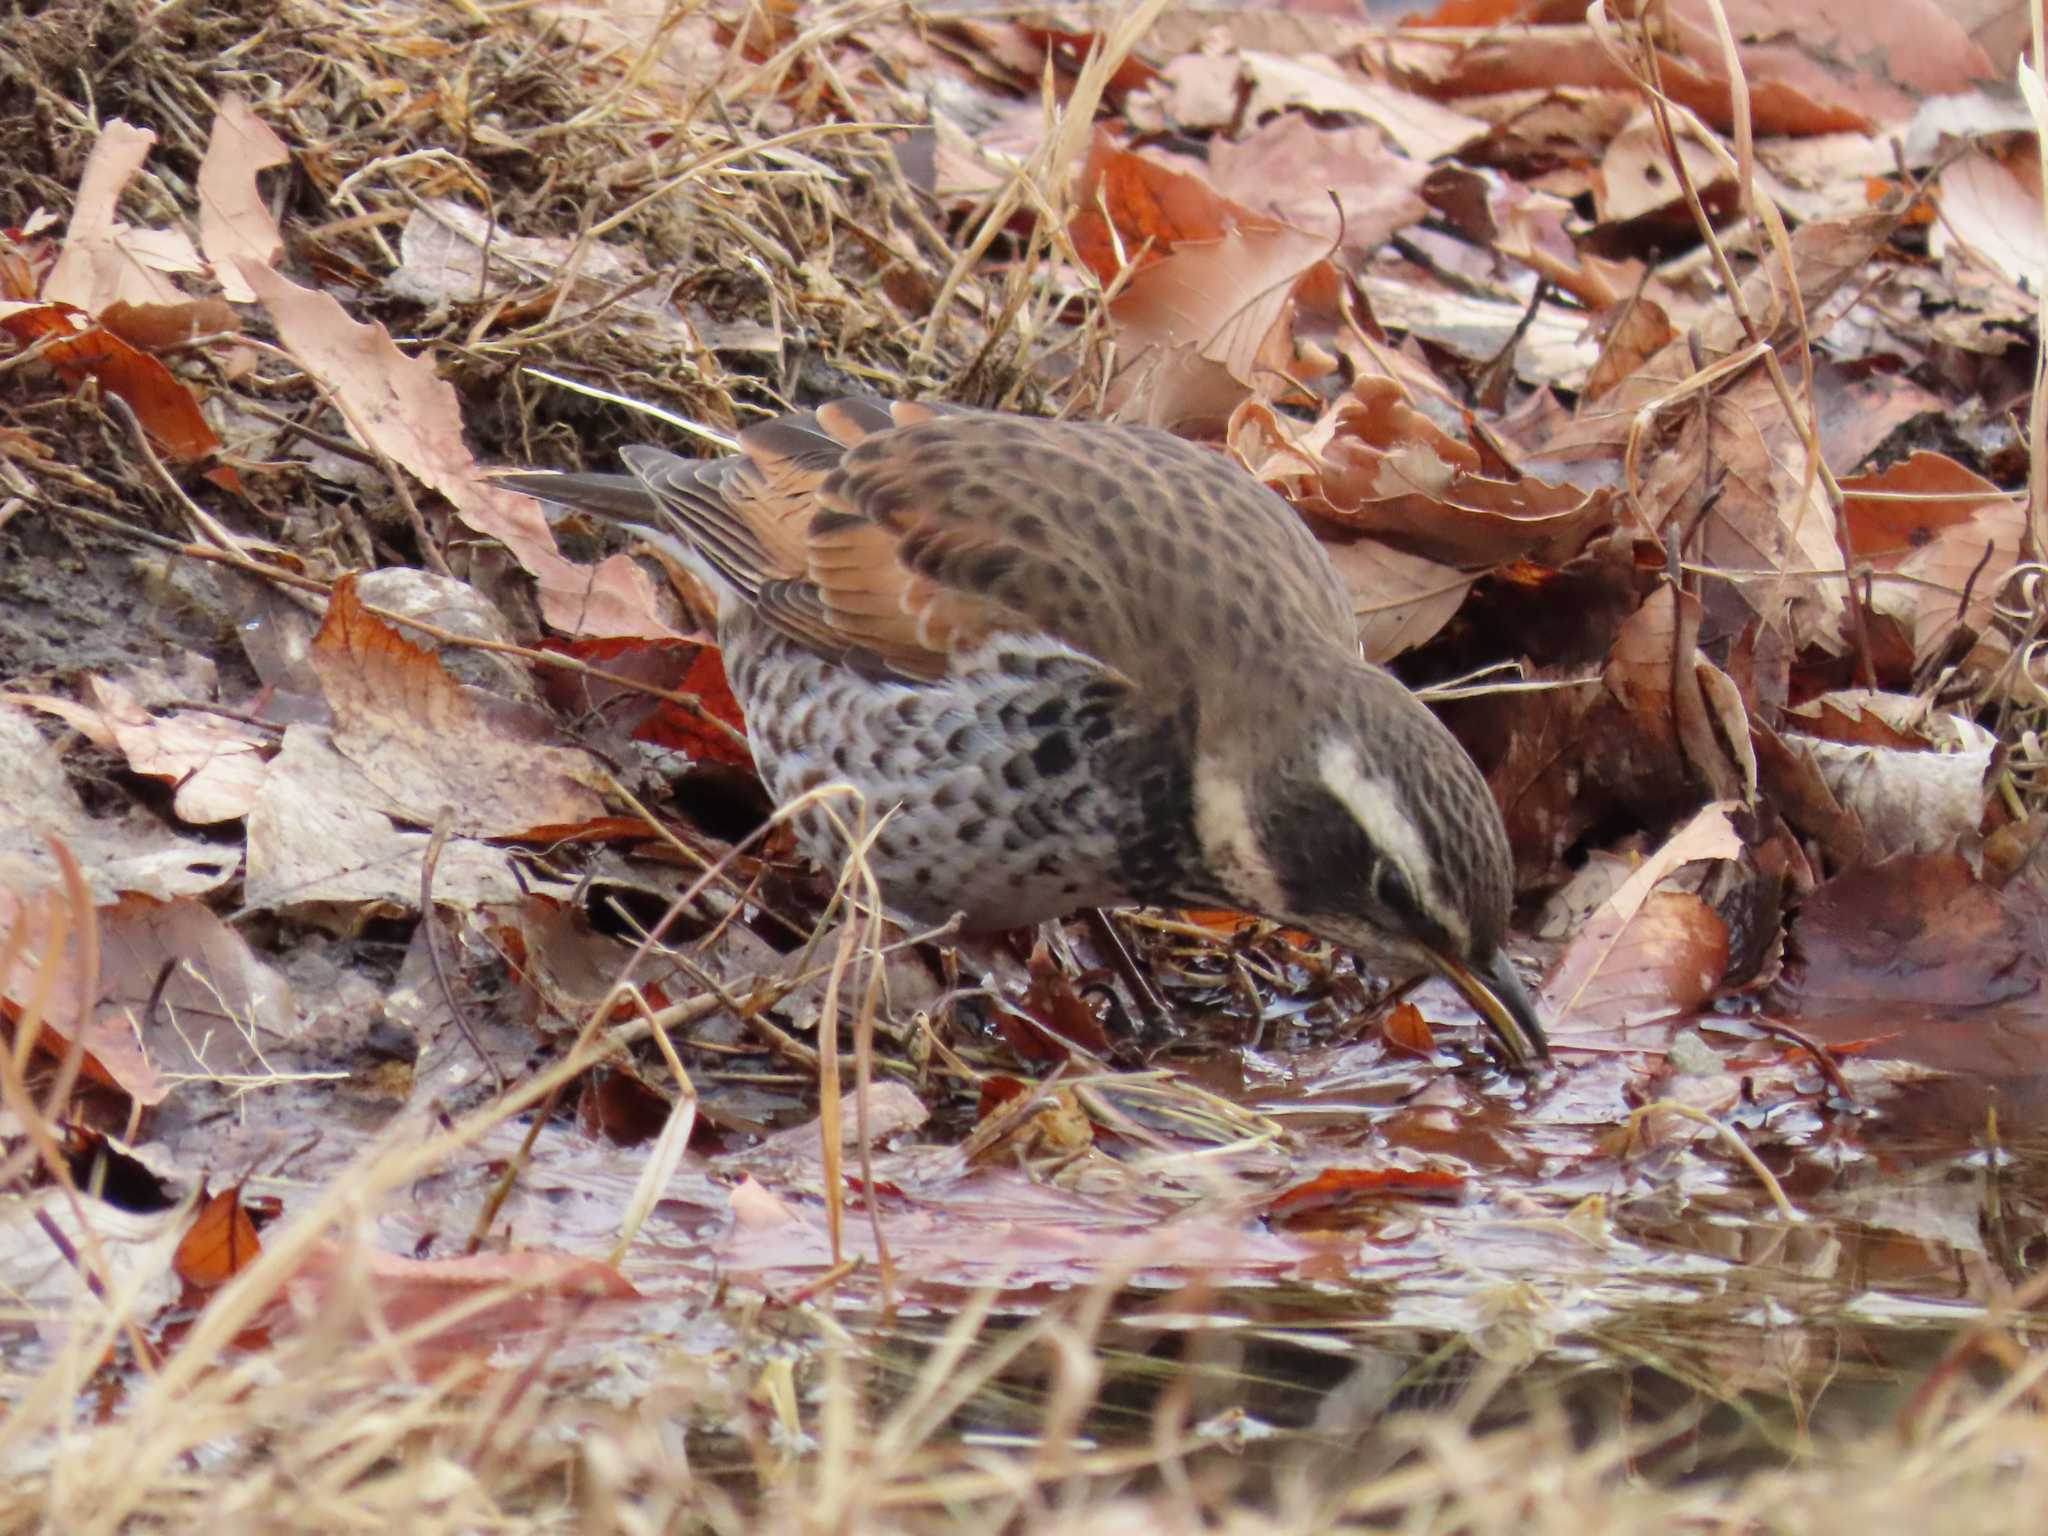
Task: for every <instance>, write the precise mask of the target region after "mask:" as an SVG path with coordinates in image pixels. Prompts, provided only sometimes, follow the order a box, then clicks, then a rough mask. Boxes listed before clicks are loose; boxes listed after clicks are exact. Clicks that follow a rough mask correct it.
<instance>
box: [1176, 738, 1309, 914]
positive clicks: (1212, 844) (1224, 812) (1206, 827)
mask: <svg viewBox="0 0 2048 1536" xmlns="http://www.w3.org/2000/svg"><path fill="white" fill-rule="evenodd" d="M1195 841H1196V843H1197V844H1198V845H1199V846H1200V848H1201V850H1202V856H1203V858H1204V859H1206V860H1207V861H1208V864H1209V867H1210V869H1211V870H1212V871H1214V873H1215V874H1216V876H1217V877H1218V878H1219V879H1220V880H1221V882H1222V884H1223V886H1224V889H1226V890H1228V891H1231V892H1232V893H1234V894H1236V895H1237V896H1238V897H1239V898H1240V899H1242V900H1244V901H1248V902H1250V903H1251V904H1252V905H1254V906H1255V907H1257V908H1258V909H1259V911H1260V913H1261V914H1262V915H1263V916H1266V917H1284V916H1286V915H1287V897H1286V893H1285V892H1283V891H1282V890H1281V888H1280V876H1279V874H1278V873H1277V872H1276V871H1275V870H1274V868H1273V865H1272V861H1271V860H1269V859H1268V858H1267V857H1266V850H1265V849H1264V847H1262V846H1261V845H1260V843H1259V833H1258V828H1257V827H1255V826H1253V825H1252V814H1251V804H1250V802H1249V801H1248V800H1247V799H1246V797H1245V789H1244V785H1243V784H1242V783H1240V782H1239V781H1238V780H1237V779H1235V778H1233V777H1232V776H1231V775H1230V774H1229V772H1228V771H1227V770H1225V769H1224V768H1223V766H1222V765H1221V764H1220V763H1219V762H1218V761H1217V760H1216V759H1215V758H1213V757H1207V756H1202V757H1197V758H1196V759H1195Z"/></svg>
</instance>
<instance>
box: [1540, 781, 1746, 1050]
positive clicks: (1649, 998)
mask: <svg viewBox="0 0 2048 1536" xmlns="http://www.w3.org/2000/svg"><path fill="white" fill-rule="evenodd" d="M1732 808H1733V807H1732V806H1730V805H1728V804H1726V803H1718V804H1714V805H1710V806H1708V807H1706V808H1705V809H1704V810H1702V811H1701V812H1700V813H1699V814H1698V815H1697V816H1695V817H1693V819H1692V820H1691V821H1689V822H1687V823H1686V824H1685V826H1683V827H1681V828H1680V829H1679V830H1678V831H1677V832H1676V833H1675V834H1673V836H1672V837H1671V838H1670V839H1669V840H1668V841H1666V842H1665V844H1664V846H1663V847H1661V848H1659V849H1658V850H1657V851H1656V852H1655V853H1654V854H1652V855H1651V856H1650V857H1649V858H1648V859H1646V860H1644V861H1643V863H1642V865H1641V867H1640V868H1638V869H1637V870H1636V871H1635V873H1634V874H1632V875H1630V876H1629V877H1628V879H1627V880H1626V881H1624V882H1623V883H1622V885H1621V888H1620V889H1619V890H1617V891H1616V892H1615V893H1614V894H1613V895H1612V896H1611V897H1609V898H1608V899H1607V900H1606V901H1605V902H1604V903H1603V904H1602V905H1601V907H1600V909H1599V910H1598V911H1597V912H1595V913H1594V914H1593V916H1592V918H1591V920H1590V921H1588V922H1587V924H1586V926H1585V927H1584V928H1582V929H1580V930H1579V933H1578V934H1577V936H1576V937H1575V938H1573V940H1572V941H1571V944H1570V945H1569V947H1567V948H1566V950H1565V952H1564V954H1563V955H1562V956H1560V957H1559V959H1558V962H1557V968H1556V969H1555V970H1554V971H1552V972H1551V974H1550V977H1549V979H1548V980H1546V981H1545V982H1544V984H1543V991H1542V1003H1543V1006H1544V1008H1545V1010H1546V1011H1547V1012H1548V1014H1549V1016H1550V1017H1551V1018H1553V1019H1559V1020H1562V1019H1563V1018H1565V1017H1566V1016H1567V1015H1575V1016H1576V1015H1577V1014H1579V1012H1580V1010H1581V1007H1582V1005H1583V1006H1584V1008H1585V1011H1586V1014H1587V1016H1589V1017H1590V1018H1592V1019H1594V1020H1597V1021H1598V1022H1601V1023H1613V1022H1632V1021H1633V1020H1634V1019H1636V1018H1640V1017H1648V1016H1649V1015H1648V1014H1647V1013H1642V1012H1639V1011H1638V1010H1639V1009H1640V1008H1642V1007H1643V1006H1644V1005H1645V1004H1648V1005H1649V1006H1650V1008H1651V1011H1653V1012H1672V1011H1676V1010H1679V1009H1684V1008H1690V1007H1692V1006H1694V1005H1696V1004H1697V1003H1699V1002H1700V1001H1702V1000H1703V999H1704V998H1705V997H1707V996H1708V995H1709V994H1710V993H1711V992H1712V990H1713V988H1714V986H1715V985H1716V984H1717V983H1718V982H1719V981H1720V979H1721V970H1720V969H1719V968H1716V969H1715V970H1714V971H1713V974H1712V975H1711V976H1705V977H1704V980H1701V979H1700V978H1701V977H1702V976H1703V975H1704V971H1703V968H1702V967H1701V966H1700V965H1699V963H1698V961H1699V959H1700V957H1701V956H1702V955H1704V954H1705V953H1707V952H1708V951H1710V950H1711V949H1712V948H1713V943H1714V932H1713V930H1714V929H1715V928H1719V929H1720V933H1719V940H1718V942H1719V952H1720V955H1721V959H1722V961H1723V962H1725V961H1726V959H1727V951H1728V935H1727V930H1726V929H1725V928H1724V927H1721V925H1720V920H1719V919H1718V918H1714V917H1713V914H1712V912H1711V911H1706V909H1705V906H1704V904H1703V903H1701V902H1700V901H1699V899H1698V898H1697V897H1693V896H1686V897H1684V898H1683V901H1682V902H1680V903H1678V904H1677V905H1673V906H1667V907H1666V908H1665V909H1664V910H1663V911H1662V912H1661V913H1658V914H1653V915H1652V916H1651V918H1650V920H1649V921H1648V922H1647V923H1646V924H1644V925H1642V928H1641V930H1640V931H1638V930H1637V929H1635V928H1632V925H1634V924H1636V921H1637V918H1638V917H1639V916H1640V915H1642V914H1643V912H1644V909H1645V907H1646V906H1647V905H1648V904H1649V903H1650V900H1651V893H1652V892H1654V891H1655V890H1656V888H1657V886H1658V885H1659V883H1660V882H1662V881H1664V880H1665V879H1667V878H1669V877H1670V875H1671V874H1672V872H1673V871H1675V870H1677V869H1678V868H1679V867H1680V866H1682V865H1685V864H1691V863H1694V862H1696V861H1698V860H1701V859H1734V858H1740V857H1741V856H1742V838H1741V837H1740V836H1739V835H1738V834H1737V832H1736V830H1735V827H1734V824H1733V823H1732V822H1730V821H1729V819H1728V813H1729V811H1730V810H1731V809H1732ZM1688 902H1689V903H1691V906H1692V907H1698V908H1700V912H1695V911H1693V910H1691V907H1688V906H1686V905H1685V903H1688ZM1701 912H1705V915H1706V917H1708V918H1711V919H1713V926H1712V927H1709V926H1708V925H1706V924H1705V923H1703V922H1701V920H1700V913H1701ZM1665 938H1677V939H1679V940H1680V941H1681V942H1680V943H1679V945H1678V946H1677V949H1676V951H1675V952H1674V953H1673V954H1672V955H1671V956H1670V957H1668V963H1665V961H1664V960H1662V959H1660V957H1658V956H1657V954H1656V953H1655V951H1656V949H1657V946H1658V945H1659V943H1661V942H1662V941H1663V940H1664V939H1665ZM1660 978H1661V979H1662V980H1663V981H1664V982H1666V983H1668V984H1670V987H1671V988H1672V990H1669V991H1668V992H1666V993H1664V994H1662V995H1663V996H1664V997H1666V998H1668V999H1669V1000H1670V1001H1668V1002H1666V1003H1663V1004H1659V1003H1658V1002H1657V1001H1656V999H1657V997H1658V995H1659V994H1658V993H1657V990H1656V987H1655V986H1654V985H1653V983H1654V982H1655V981H1656V980H1657V979H1660ZM1616 1006H1619V1008H1620V1012H1621V1013H1622V1015H1624V1017H1623V1018H1621V1019H1616V1018H1615V1017H1613V1015H1612V1013H1611V1012H1610V1010H1612V1009H1613V1008H1615V1007H1616Z"/></svg>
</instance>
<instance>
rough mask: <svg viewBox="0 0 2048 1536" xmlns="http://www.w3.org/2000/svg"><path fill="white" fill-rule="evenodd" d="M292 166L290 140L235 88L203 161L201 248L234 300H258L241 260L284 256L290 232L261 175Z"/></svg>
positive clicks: (270, 262) (264, 261)
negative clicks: (273, 210)
mask: <svg viewBox="0 0 2048 1536" xmlns="http://www.w3.org/2000/svg"><path fill="white" fill-rule="evenodd" d="M289 164H291V154H290V152H289V151H288V150H287V149H286V148H285V146H284V140H282V139H280V138H279V137H278V136H277V135H276V134H275V133H273V132H272V131H271V129H270V126H269V124H267V123H265V122H264V121H263V119H262V118H260V117H258V116H257V115H256V114H255V112H254V111H252V110H251V109H250V106H249V103H248V102H247V101H245V100H244V99H243V98H242V97H240V96H238V95H235V94H233V93H232V92H230V93H229V94H228V95H227V96H225V97H223V98H222V99H221V103H220V107H219V109H218V110H217V111H216V112H215V113H214V118H213V131H212V132H211V133H210V134H209V135H208V136H207V140H206V154H205V156H204V157H203V158H202V159H201V160H200V162H199V184H198V194H199V248H200V249H201V250H202V251H204V252H205V253H206V259H207V261H208V262H209V263H211V264H212V267H213V275H214V278H215V280H216V281H217V282H219V284H220V287H221V292H222V294H224V295H225V296H226V297H227V298H228V299H229V300H230V301H231V302H233V303H236V304H250V303H254V302H255V299H256V290H255V289H253V288H251V287H250V286H249V284H248V282H247V281H246V280H245V279H244V278H243V276H242V273H241V269H240V268H239V267H238V266H237V265H236V263H237V262H238V261H240V260H244V259H246V260H249V261H253V262H257V263H260V264H261V265H263V266H265V267H269V266H274V265H275V264H276V262H277V258H278V257H279V256H281V255H283V254H284V234H283V232H282V231H281V230H279V229H278V227H277V221H276V220H275V219H273V218H272V217H271V216H270V205H269V204H268V203H266V202H265V201H264V199H263V192H262V189H261V188H260V187H258V185H257V184H256V177H257V173H258V172H260V171H268V170H274V169H275V168H277V167H278V166H280V165H289Z"/></svg>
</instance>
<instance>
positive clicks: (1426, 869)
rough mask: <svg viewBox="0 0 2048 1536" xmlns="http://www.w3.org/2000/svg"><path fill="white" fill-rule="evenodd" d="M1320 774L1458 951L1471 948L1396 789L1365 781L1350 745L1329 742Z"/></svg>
mask: <svg viewBox="0 0 2048 1536" xmlns="http://www.w3.org/2000/svg"><path fill="white" fill-rule="evenodd" d="M1316 773H1317V775H1318V776H1319V777H1321V779H1322V781H1323V788H1325V789H1327V790H1328V791H1329V792H1330V794H1331V795H1332V796H1333V797H1335V799H1336V801H1337V803H1338V804H1340V805H1342V806H1343V807H1344V809H1345V810H1347V811H1349V812H1350V813H1351V816H1352V819H1353V820H1354V821H1356V822H1357V823H1358V825H1359V826H1360V827H1361V828H1363V829H1364V832H1365V835H1366V837H1367V838H1368V839H1370V840H1371V842H1372V845H1373V847H1375V848H1377V849H1378V850H1379V851H1380V852H1381V853H1383V854H1385V855H1386V856H1387V857H1388V858H1390V859H1392V860H1393V861H1394V866H1395V867H1396V868H1397V869H1399V870H1400V871H1401V873H1402V874H1403V875H1404V876H1405V877H1406V878H1407V881H1408V884H1409V887H1410V888H1411V889H1412V890H1413V891H1414V892H1415V894H1416V896H1417V897H1418V898H1420V900H1421V901H1422V903H1423V908H1424V910H1425V911H1426V912H1428V914H1429V915H1430V916H1431V917H1433V918H1435V919H1436V921H1437V922H1439V923H1441V924H1442V925H1443V928H1444V931H1445V932H1446V933H1447V934H1449V936H1450V937H1451V939H1452V940H1453V941H1454V942H1455V943H1456V944H1457V945H1458V947H1459V948H1460V949H1462V948H1464V947H1465V946H1466V945H1467V944H1469V943H1470V942H1471V938H1472V930H1471V927H1470V925H1469V924H1468V923H1467V922H1466V921H1465V915H1464V913H1462V912H1460V911H1458V910H1457V908H1456V907H1455V906H1454V905H1453V904H1452V903H1450V902H1448V901H1446V900H1445V899H1444V891H1443V886H1442V884H1441V882H1439V880H1438V879H1437V872H1436V869H1435V867H1434V866H1433V865H1432V863H1431V861H1430V857H1429V847H1428V845H1427V844H1426V843H1425V842H1424V841H1423V839H1422V831H1421V829H1420V828H1419V827H1417V826H1416V825H1415V823H1414V822H1413V821H1412V820H1411V819H1410V818H1409V816H1408V814H1407V813H1406V812H1405V811H1403V810H1402V809H1401V802H1400V797H1399V796H1398V795H1397V794H1396V793H1395V792H1394V786H1393V784H1392V783H1391V782H1390V781H1389V780H1387V779H1383V778H1367V777H1366V775H1365V773H1364V771H1363V770H1362V769H1361V768H1360V767H1359V765H1358V750H1357V748H1355V747H1353V746H1352V745H1351V744H1350V743H1349V742H1346V741H1326V742H1324V743H1323V746H1322V750H1321V751H1320V752H1318V753H1317V754H1316Z"/></svg>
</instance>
